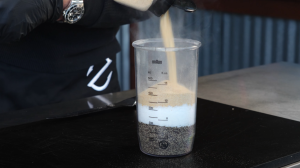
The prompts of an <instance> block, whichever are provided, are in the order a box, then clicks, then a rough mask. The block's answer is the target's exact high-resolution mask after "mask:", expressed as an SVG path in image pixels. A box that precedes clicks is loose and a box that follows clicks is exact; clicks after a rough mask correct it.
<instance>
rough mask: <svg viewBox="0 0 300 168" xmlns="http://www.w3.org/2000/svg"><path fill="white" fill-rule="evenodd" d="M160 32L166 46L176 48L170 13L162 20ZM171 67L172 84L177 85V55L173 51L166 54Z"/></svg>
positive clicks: (163, 16)
mask: <svg viewBox="0 0 300 168" xmlns="http://www.w3.org/2000/svg"><path fill="white" fill-rule="evenodd" d="M160 32H161V36H162V39H163V41H164V46H165V47H166V48H167V47H175V43H174V36H173V30H172V22H171V18H170V14H169V11H167V12H166V13H165V14H164V15H162V16H161V18H160ZM166 54H167V59H168V67H169V78H170V81H171V82H174V83H177V71H176V54H175V52H173V51H169V52H166Z"/></svg>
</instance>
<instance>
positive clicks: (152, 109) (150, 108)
mask: <svg viewBox="0 0 300 168" xmlns="http://www.w3.org/2000/svg"><path fill="white" fill-rule="evenodd" d="M149 110H151V111H157V110H155V109H154V108H153V107H151V106H149Z"/></svg>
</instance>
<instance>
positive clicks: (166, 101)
mask: <svg viewBox="0 0 300 168" xmlns="http://www.w3.org/2000/svg"><path fill="white" fill-rule="evenodd" d="M158 103H168V99H166V100H165V101H164V102H158Z"/></svg>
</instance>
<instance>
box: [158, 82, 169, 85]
mask: <svg viewBox="0 0 300 168" xmlns="http://www.w3.org/2000/svg"><path fill="white" fill-rule="evenodd" d="M157 85H168V82H165V83H164V84H157Z"/></svg>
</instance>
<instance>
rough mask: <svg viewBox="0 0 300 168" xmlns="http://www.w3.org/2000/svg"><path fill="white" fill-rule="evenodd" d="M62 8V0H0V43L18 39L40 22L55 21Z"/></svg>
mask: <svg viewBox="0 0 300 168" xmlns="http://www.w3.org/2000/svg"><path fill="white" fill-rule="evenodd" d="M100 1H101V0H100ZM62 10H63V0H0V43H10V42H15V41H18V40H20V39H21V38H22V37H23V36H26V35H27V34H28V33H29V32H30V31H32V30H33V29H34V28H36V27H37V26H39V25H40V24H42V23H44V22H47V21H48V22H55V21H56V20H57V19H58V18H59V17H60V16H61V14H62Z"/></svg>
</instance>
